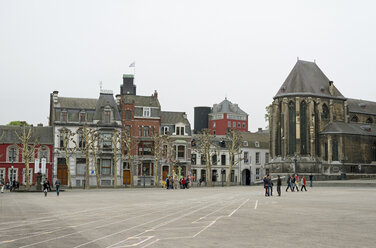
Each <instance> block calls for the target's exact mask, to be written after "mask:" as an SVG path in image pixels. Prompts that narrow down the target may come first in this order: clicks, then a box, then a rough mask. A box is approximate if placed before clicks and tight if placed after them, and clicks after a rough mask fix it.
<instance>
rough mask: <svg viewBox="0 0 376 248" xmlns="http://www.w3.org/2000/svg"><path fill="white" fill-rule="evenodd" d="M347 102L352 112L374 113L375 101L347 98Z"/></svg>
mask: <svg viewBox="0 0 376 248" xmlns="http://www.w3.org/2000/svg"><path fill="white" fill-rule="evenodd" d="M347 103H348V106H349V111H350V112H352V113H361V114H370V115H376V102H371V101H365V100H360V99H351V98H348V99H347Z"/></svg>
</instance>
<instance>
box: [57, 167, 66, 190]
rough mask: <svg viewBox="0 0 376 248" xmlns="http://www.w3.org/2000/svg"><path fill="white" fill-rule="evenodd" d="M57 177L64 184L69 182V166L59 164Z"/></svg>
mask: <svg viewBox="0 0 376 248" xmlns="http://www.w3.org/2000/svg"><path fill="white" fill-rule="evenodd" d="M57 178H58V179H59V180H60V183H61V184H62V185H67V184H68V166H67V165H66V164H59V165H57Z"/></svg>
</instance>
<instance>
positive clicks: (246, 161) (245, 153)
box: [244, 152, 248, 164]
mask: <svg viewBox="0 0 376 248" xmlns="http://www.w3.org/2000/svg"><path fill="white" fill-rule="evenodd" d="M244 163H246V164H248V152H244Z"/></svg>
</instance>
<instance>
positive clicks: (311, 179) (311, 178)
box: [309, 173, 313, 188]
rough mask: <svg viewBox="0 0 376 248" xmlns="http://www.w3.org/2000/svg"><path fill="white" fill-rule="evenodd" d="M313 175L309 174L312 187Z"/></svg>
mask: <svg viewBox="0 0 376 248" xmlns="http://www.w3.org/2000/svg"><path fill="white" fill-rule="evenodd" d="M312 181H313V175H312V173H311V175H309V186H310V187H311V188H312Z"/></svg>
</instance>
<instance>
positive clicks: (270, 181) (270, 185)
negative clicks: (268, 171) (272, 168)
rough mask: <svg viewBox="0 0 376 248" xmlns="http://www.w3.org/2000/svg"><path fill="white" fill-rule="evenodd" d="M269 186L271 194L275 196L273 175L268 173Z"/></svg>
mask: <svg viewBox="0 0 376 248" xmlns="http://www.w3.org/2000/svg"><path fill="white" fill-rule="evenodd" d="M268 187H269V192H268V193H269V196H273V181H272V176H270V175H268Z"/></svg>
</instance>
